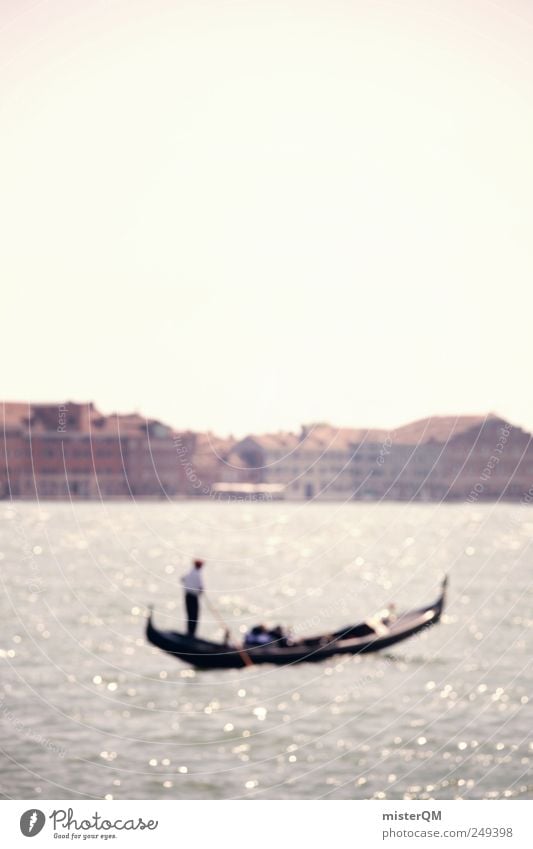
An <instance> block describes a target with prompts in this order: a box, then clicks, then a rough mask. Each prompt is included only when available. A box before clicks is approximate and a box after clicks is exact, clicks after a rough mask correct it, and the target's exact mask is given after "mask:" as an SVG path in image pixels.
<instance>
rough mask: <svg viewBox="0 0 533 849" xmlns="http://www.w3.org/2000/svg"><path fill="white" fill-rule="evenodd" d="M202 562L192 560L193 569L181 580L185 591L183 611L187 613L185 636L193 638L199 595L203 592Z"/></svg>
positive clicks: (198, 611)
mask: <svg viewBox="0 0 533 849" xmlns="http://www.w3.org/2000/svg"><path fill="white" fill-rule="evenodd" d="M203 565H204V561H203V560H193V568H192V569H191V571H190V572H187V574H186V575H184V576H183V578H182V579H181V583H182V584H183V589H184V590H185V610H186V612H187V636H189V637H194V635H195V634H196V628H197V626H198V619H199V613H200V594H201V593H203V591H204V583H203V581H202V566H203Z"/></svg>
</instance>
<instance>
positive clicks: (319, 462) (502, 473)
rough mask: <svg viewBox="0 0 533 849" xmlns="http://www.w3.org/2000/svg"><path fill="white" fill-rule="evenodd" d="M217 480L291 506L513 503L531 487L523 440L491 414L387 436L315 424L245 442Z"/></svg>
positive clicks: (526, 437)
mask: <svg viewBox="0 0 533 849" xmlns="http://www.w3.org/2000/svg"><path fill="white" fill-rule="evenodd" d="M228 461H229V462H228V466H227V468H226V469H225V470H224V472H223V474H224V480H225V481H228V482H229V481H231V482H232V483H237V482H238V480H240V481H242V482H248V483H255V484H260V483H268V484H274V483H276V484H283V485H284V486H285V497H286V498H291V499H295V500H301V499H307V500H310V499H320V500H344V501H348V500H382V499H386V500H389V499H391V500H399V501H453V500H461V499H462V500H469V501H481V500H496V499H508V500H520V499H521V498H522V497H523V496H524V493H526V492H527V491H528V490H529V489H530V487H531V486H532V484H533V444H532V442H531V436H530V434H528V433H526V432H524V431H523V430H522V429H520V428H518V427H515V426H512V425H510V424H509V423H507V422H506V421H505V420H503V419H501V418H499V417H498V416H494V415H489V416H454V417H453V416H439V417H432V418H427V419H422V420H420V421H417V422H412V423H411V424H408V425H405V426H403V427H400V428H396V429H394V430H391V431H382V430H371V429H367V430H355V429H351V428H334V427H332V426H330V425H325V424H317V425H311V426H306V427H303V428H302V430H301V432H300V434H298V435H296V434H291V433H279V434H267V435H263V436H248V437H246V438H245V439H243V440H241V441H240V442H238V443H237V444H236V445H235V446H234V447H233V449H232V451H231V453H230V455H229V458H228Z"/></svg>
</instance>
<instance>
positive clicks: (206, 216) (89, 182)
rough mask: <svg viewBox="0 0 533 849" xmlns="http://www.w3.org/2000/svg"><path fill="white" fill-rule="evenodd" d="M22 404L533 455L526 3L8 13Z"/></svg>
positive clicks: (16, 346) (3, 146) (6, 65)
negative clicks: (513, 433) (517, 448)
mask: <svg viewBox="0 0 533 849" xmlns="http://www.w3.org/2000/svg"><path fill="white" fill-rule="evenodd" d="M0 19H1V20H0V24H1V26H0V65H1V83H0V86H1V88H0V115H1V133H0V186H1V192H0V234H1V235H0V239H1V245H0V262H1V266H0V267H1V275H2V282H3V288H2V315H3V320H2V327H1V334H0V339H1V342H0V345H1V350H2V363H3V369H2V375H3V387H2V390H1V392H0V395H1V396H2V397H3V398H4V399H6V400H28V399H32V400H36V401H47V400H51V401H55V400H58V401H60V400H64V399H71V400H78V401H86V400H94V401H95V402H96V403H97V405H98V406H99V407H100V408H102V410H103V411H104V412H111V411H113V410H120V411H129V410H132V409H137V410H139V411H140V412H142V413H144V414H145V415H148V416H150V417H156V418H160V419H162V420H163V421H166V422H168V423H170V424H172V425H173V426H175V427H177V428H188V427H189V428H194V429H212V430H214V431H217V432H219V433H222V434H224V433H230V432H232V433H234V434H244V433H247V432H250V431H263V430H277V429H282V428H290V429H294V428H297V427H298V426H299V424H300V423H301V422H310V421H318V420H326V421H330V422H332V423H333V424H336V425H354V426H364V425H371V426H382V427H391V426H394V425H399V424H402V423H404V422H406V421H409V420H410V419H414V418H419V417H422V416H425V415H435V414H447V413H485V412H489V411H494V412H499V413H500V414H501V415H503V416H505V417H507V418H508V419H509V420H510V421H511V422H513V423H515V424H520V425H522V426H525V427H526V428H528V429H533V397H532V396H533V393H532V376H531V365H532V359H533V358H532V356H531V348H532V340H531V336H532V329H533V321H532V302H533V294H532V291H533V286H532V277H533V275H532V271H533V257H532V251H533V153H532V152H533V64H532V63H533V4H532V3H530V2H529V0H505V2H504V0H501V2H489V0H457V2H455V0H351V2H348V0H345V2H340V0H320V2H319V0H315V2H303V0H299V2H295V0H283V2H277V0H264V2H257V0H240V2H234V1H233V2H232V1H231V0H217V2H214V0H181V2H179V0H166V2H163V0H108V2H103V0H101V2H98V0H91V2H87V1H86V0H49V1H48V2H46V0H42V2H28V0H0Z"/></svg>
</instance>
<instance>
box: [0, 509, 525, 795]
mask: <svg viewBox="0 0 533 849" xmlns="http://www.w3.org/2000/svg"><path fill="white" fill-rule="evenodd" d="M0 516H1V522H0V528H1V537H0V551H1V552H2V560H1V562H0V570H1V577H2V584H3V591H2V616H1V624H0V649H1V662H2V684H1V687H0V729H1V733H2V743H1V746H2V750H3V767H2V771H1V779H0V781H1V784H0V793H1V794H2V795H3V796H4V797H15V798H29V797H31V798H39V797H42V798H52V799H54V798H73V799H75V798H102V797H108V798H115V799H119V798H133V799H135V798H160V799H166V798H209V799H220V798H297V799H307V798H320V799H322V798H337V799H344V798H389V799H392V798H400V799H401V798H409V799H427V798H455V797H460V796H463V797H465V798H476V799H480V798H501V797H506V798H533V778H532V771H531V769H532V761H533V750H532V749H533V747H532V744H531V743H530V736H529V735H530V728H531V725H532V722H531V719H532V711H531V704H532V702H531V698H532V697H533V693H532V689H533V688H532V675H531V666H530V656H531V628H532V624H533V619H532V605H531V585H530V576H531V560H532V550H531V549H532V546H531V543H532V541H533V510H531V509H529V508H527V507H523V506H522V507H521V506H519V505H483V506H475V507H474V506H472V505H418V506H417V505H401V504H348V505H335V504H312V505H307V504H306V505H297V504H284V503H276V504H272V503H271V504H249V505H245V504H220V503H210V502H209V503H207V502H198V503H195V502H182V503H176V504H166V503H161V504H159V503H158V504H155V503H150V504H143V503H140V504H117V503H116V504H96V503H94V504H75V505H69V504H43V505H40V506H39V505H36V504H14V505H11V504H7V503H6V504H4V505H2V507H1V508H0ZM192 556H204V557H206V558H207V561H208V563H207V566H206V571H205V580H206V582H207V584H208V587H209V591H210V595H211V598H212V600H213V601H214V602H215V603H216V605H217V606H218V607H219V609H220V610H221V611H222V613H223V616H224V618H225V619H226V620H227V621H228V622H229V623H230V625H231V627H232V629H233V630H234V631H238V629H239V627H242V626H244V627H246V626H249V625H250V624H253V623H256V622H260V621H265V620H267V621H270V622H273V623H276V622H282V623H285V624H292V625H293V626H295V628H296V630H297V631H299V632H302V631H306V630H307V631H308V632H316V631H327V630H328V629H330V628H333V627H339V626H342V625H344V624H346V623H348V622H350V621H356V620H359V619H362V618H365V617H366V616H367V615H368V614H370V613H371V612H373V611H374V610H376V609H377V608H379V607H381V606H383V605H384V604H386V603H387V602H389V601H391V600H394V601H396V602H397V604H398V606H399V607H410V606H418V605H419V604H423V603H426V602H429V601H431V600H433V598H434V597H435V596H436V595H437V593H438V586H439V581H440V578H441V576H442V574H443V573H444V572H449V573H450V576H451V585H450V598H449V604H448V607H447V612H446V615H445V617H444V619H443V622H442V623H441V624H440V625H439V626H438V627H436V628H434V629H432V630H430V631H429V632H426V633H424V634H423V635H421V636H420V637H415V638H413V639H412V640H410V641H407V642H405V643H403V644H401V645H400V646H398V647H396V648H395V649H394V651H393V652H392V653H391V654H390V655H389V656H385V655H383V654H379V655H371V656H367V657H362V658H349V659H345V660H342V661H341V660H333V661H330V662H327V663H324V664H319V665H311V664H309V665H301V666H297V667H291V668H276V667H268V666H263V667H259V668H250V669H245V670H241V671H226V672H224V671H218V672H203V673H195V672H194V671H192V670H190V669H189V668H188V667H186V666H185V665H184V664H182V663H181V662H179V661H176V660H175V659H174V658H172V657H170V656H167V655H165V654H163V653H162V652H160V651H158V650H157V649H155V648H153V647H151V646H149V645H148V644H147V643H146V642H145V639H144V634H143V626H144V613H145V606H146V604H147V603H149V602H153V603H154V604H155V607H156V621H157V623H158V624H159V625H160V626H161V627H169V626H175V625H177V626H179V625H180V624H181V621H182V601H181V592H180V588H179V576H180V575H181V574H182V573H183V572H184V571H185V570H186V569H188V564H189V561H190V558H191V557H192ZM201 631H202V633H203V634H204V635H206V636H217V634H220V628H219V626H218V623H217V622H216V620H213V618H212V616H210V615H209V614H208V612H207V611H206V610H205V609H204V611H203V619H202V622H201ZM528 698H529V699H530V701H528Z"/></svg>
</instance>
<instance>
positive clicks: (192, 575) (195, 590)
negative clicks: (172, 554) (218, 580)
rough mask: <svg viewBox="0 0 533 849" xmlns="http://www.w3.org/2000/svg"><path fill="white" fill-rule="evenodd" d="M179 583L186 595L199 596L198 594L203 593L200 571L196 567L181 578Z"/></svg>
mask: <svg viewBox="0 0 533 849" xmlns="http://www.w3.org/2000/svg"><path fill="white" fill-rule="evenodd" d="M181 583H182V584H183V587H184V589H185V592H187V593H192V594H193V595H200V593H201V592H203V589H204V582H203V581H202V576H201V574H200V569H197V568H196V567H193V568H192V569H191V571H190V572H187V574H186V575H184V576H183V578H182V579H181Z"/></svg>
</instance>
